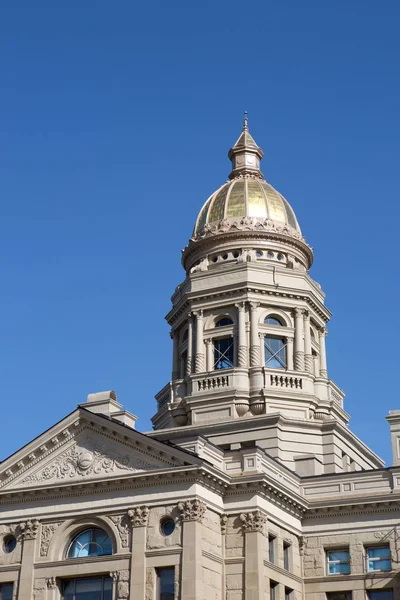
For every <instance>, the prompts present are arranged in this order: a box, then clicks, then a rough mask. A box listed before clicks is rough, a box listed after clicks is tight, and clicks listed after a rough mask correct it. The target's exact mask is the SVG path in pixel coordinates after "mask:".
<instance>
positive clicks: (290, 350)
mask: <svg viewBox="0 0 400 600" xmlns="http://www.w3.org/2000/svg"><path fill="white" fill-rule="evenodd" d="M286 343H287V346H286V366H287V370H288V371H293V368H294V366H293V338H292V337H288V338H286Z"/></svg>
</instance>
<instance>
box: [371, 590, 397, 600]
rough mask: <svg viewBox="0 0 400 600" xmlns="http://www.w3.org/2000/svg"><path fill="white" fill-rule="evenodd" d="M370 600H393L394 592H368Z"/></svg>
mask: <svg viewBox="0 0 400 600" xmlns="http://www.w3.org/2000/svg"><path fill="white" fill-rule="evenodd" d="M368 598H369V600H393V598H394V596H393V590H374V591H373V592H368Z"/></svg>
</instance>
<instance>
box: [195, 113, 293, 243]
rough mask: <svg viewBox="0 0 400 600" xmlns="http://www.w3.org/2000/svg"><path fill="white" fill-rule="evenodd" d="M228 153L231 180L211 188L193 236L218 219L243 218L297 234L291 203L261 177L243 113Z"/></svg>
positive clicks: (257, 149) (258, 153) (259, 152)
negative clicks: (238, 131) (230, 164)
mask: <svg viewBox="0 0 400 600" xmlns="http://www.w3.org/2000/svg"><path fill="white" fill-rule="evenodd" d="M228 156H229V158H230V159H231V161H232V172H231V173H230V175H229V179H230V181H228V182H227V183H225V184H224V185H223V186H221V187H220V188H219V189H218V190H217V191H216V192H214V193H213V194H212V195H211V196H210V197H209V198H208V200H207V201H206V203H205V204H204V206H203V207H202V209H201V211H200V213H199V216H198V217H197V220H196V225H195V228H194V232H193V237H194V238H196V237H197V236H201V235H202V234H203V232H204V231H205V230H206V229H207V226H213V225H216V224H218V223H220V222H221V221H223V223H224V224H229V223H232V222H233V224H234V223H235V222H238V221H240V220H241V219H245V218H251V219H253V222H254V223H256V222H258V223H262V224H266V225H267V226H269V227H270V226H272V227H277V228H279V230H282V229H283V230H284V231H286V232H288V233H290V232H292V234H293V235H295V236H296V237H298V236H299V237H300V236H301V231H300V227H299V224H298V222H297V219H296V216H295V214H294V212H293V209H292V207H291V206H290V204H289V203H288V202H287V200H285V198H284V197H283V196H282V195H281V194H280V193H279V192H277V191H276V190H275V189H274V188H273V187H272V186H271V185H270V184H269V183H267V182H266V181H265V180H264V178H263V174H262V173H261V171H260V161H261V159H262V157H263V151H262V149H261V148H260V147H259V146H258V145H257V144H256V142H255V141H254V139H253V138H252V136H251V135H250V132H249V130H248V125H247V115H246V114H245V119H244V125H243V130H242V133H241V134H240V137H239V139H238V140H237V142H236V144H235V145H234V146H233V147H232V148H231V149H230V150H229V153H228ZM214 229H215V227H214Z"/></svg>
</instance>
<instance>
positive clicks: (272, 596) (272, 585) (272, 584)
mask: <svg viewBox="0 0 400 600" xmlns="http://www.w3.org/2000/svg"><path fill="white" fill-rule="evenodd" d="M269 600H278V584H277V582H276V581H272V579H270V580H269Z"/></svg>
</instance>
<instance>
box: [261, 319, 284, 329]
mask: <svg viewBox="0 0 400 600" xmlns="http://www.w3.org/2000/svg"><path fill="white" fill-rule="evenodd" d="M264 323H265V324H266V325H278V326H280V327H282V323H281V322H280V321H278V319H276V318H275V317H267V318H266V319H265V320H264Z"/></svg>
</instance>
